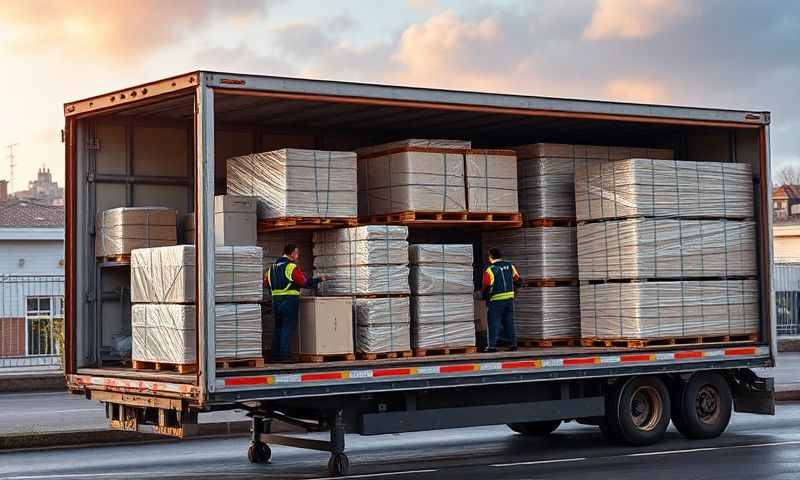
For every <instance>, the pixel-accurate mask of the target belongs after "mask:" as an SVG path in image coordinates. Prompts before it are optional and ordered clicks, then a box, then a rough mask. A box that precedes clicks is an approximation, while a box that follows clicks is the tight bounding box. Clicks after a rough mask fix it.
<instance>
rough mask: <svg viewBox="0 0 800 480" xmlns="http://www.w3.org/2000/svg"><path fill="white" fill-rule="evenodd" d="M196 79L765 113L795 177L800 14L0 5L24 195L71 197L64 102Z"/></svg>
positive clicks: (9, 129)
mask: <svg viewBox="0 0 800 480" xmlns="http://www.w3.org/2000/svg"><path fill="white" fill-rule="evenodd" d="M198 69H208V70H222V71H235V72H242V73H253V74H266V75H281V76H299V77H310V78H321V79H331V80H350V81H361V82H376V83H384V84H396V85H413V86H426V87H438V88H448V89H466V90H478V91H493V92H501V93H520V94H529V95H540V96H557V97H569V98H589V99H597V100H621V101H632V102H646V103H663V104H676V105H691V106H706V107H717V108H732V109H745V110H756V111H758V110H768V111H771V112H772V129H771V132H772V138H771V141H772V154H773V157H772V159H773V170H775V171H777V170H778V169H780V168H782V167H783V166H785V165H796V166H797V167H798V168H800V81H799V80H798V79H800V2H796V1H783V0H762V1H758V2H755V1H751V0H703V1H696V0H474V1H469V2H467V1H454V0H371V1H370V0H337V1H329V0H224V1H214V0H169V1H162V0H137V1H135V2H132V1H120V0H73V1H64V0H27V1H20V0H0V72H2V74H0V106H2V115H0V146H5V145H8V144H11V143H19V145H18V146H17V147H16V148H15V154H16V163H17V168H16V172H15V187H16V190H19V189H22V188H24V187H25V185H26V184H27V181H28V180H30V179H32V178H33V177H34V175H35V173H36V170H37V169H38V168H40V167H42V166H43V165H45V166H47V167H48V168H50V169H51V171H52V172H53V173H54V176H55V178H56V179H58V180H59V182H61V183H63V174H64V165H63V163H64V159H63V157H64V154H63V146H62V144H61V137H60V130H61V128H62V127H63V112H62V107H63V104H64V103H65V102H67V101H71V100H76V99H80V98H84V97H88V96H93V95H96V94H99V93H104V92H107V91H111V90H115V89H119V88H125V87H128V86H132V85H135V84H138V83H143V82H147V81H150V80H156V79H159V78H162V77H166V76H169V75H173V74H178V73H184V72H188V71H193V70H198ZM6 154H7V150H6V149H5V148H3V150H2V151H0V178H6V179H8V178H9V171H8V168H9V165H8V160H7V158H6Z"/></svg>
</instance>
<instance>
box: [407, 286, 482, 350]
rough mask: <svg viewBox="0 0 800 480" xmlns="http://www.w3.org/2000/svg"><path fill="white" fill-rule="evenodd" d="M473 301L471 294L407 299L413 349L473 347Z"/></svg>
mask: <svg viewBox="0 0 800 480" xmlns="http://www.w3.org/2000/svg"><path fill="white" fill-rule="evenodd" d="M473 302H474V299H473V297H472V294H471V293H467V294H455V295H429V296H414V297H411V318H412V323H411V325H412V336H411V345H412V346H413V347H414V348H422V349H425V348H430V349H434V348H458V347H474V346H475V313H474V310H473Z"/></svg>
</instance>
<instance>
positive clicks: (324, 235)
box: [313, 225, 411, 355]
mask: <svg viewBox="0 0 800 480" xmlns="http://www.w3.org/2000/svg"><path fill="white" fill-rule="evenodd" d="M407 238H408V228H407V227H402V226H388V225H366V226H361V227H354V228H341V229H334V230H323V231H317V232H314V237H313V241H314V247H313V248H314V269H315V270H316V271H317V272H318V273H319V274H324V275H330V276H333V277H334V278H333V279H331V280H328V281H326V282H324V283H322V284H321V285H320V287H319V289H318V290H319V293H320V295H323V296H342V295H347V296H352V297H353V305H354V316H355V323H356V333H355V334H356V350H357V351H358V352H359V353H361V354H365V355H374V354H390V353H391V354H392V355H396V354H397V353H398V352H404V353H405V352H409V351H410V342H411V340H410V334H411V332H410V327H411V319H410V310H409V299H408V294H409V284H408V241H407Z"/></svg>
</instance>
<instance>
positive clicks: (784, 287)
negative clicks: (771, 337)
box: [773, 262, 800, 335]
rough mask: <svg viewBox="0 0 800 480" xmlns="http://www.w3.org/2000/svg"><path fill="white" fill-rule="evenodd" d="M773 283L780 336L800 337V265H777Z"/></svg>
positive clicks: (774, 270)
mask: <svg viewBox="0 0 800 480" xmlns="http://www.w3.org/2000/svg"><path fill="white" fill-rule="evenodd" d="M773 283H774V284H775V313H776V315H775V316H776V318H777V324H778V325H777V328H778V335H800V263H788V262H787V263H783V262H782V263H776V264H775V268H774V269H773Z"/></svg>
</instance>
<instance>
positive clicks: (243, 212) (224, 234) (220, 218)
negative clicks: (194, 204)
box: [181, 195, 256, 246]
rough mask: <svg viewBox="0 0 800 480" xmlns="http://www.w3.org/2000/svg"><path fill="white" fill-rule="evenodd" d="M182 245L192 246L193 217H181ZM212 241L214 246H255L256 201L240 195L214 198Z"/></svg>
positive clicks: (190, 214) (192, 215) (188, 215)
mask: <svg viewBox="0 0 800 480" xmlns="http://www.w3.org/2000/svg"><path fill="white" fill-rule="evenodd" d="M181 230H182V236H183V243H185V244H190V245H191V244H194V238H195V216H194V213H189V214H187V215H185V216H184V217H183V221H182V225H181ZM214 241H215V244H216V245H228V246H239V245H246V246H250V245H255V244H256V199H255V197H244V196H241V195H217V196H216V197H214Z"/></svg>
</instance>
